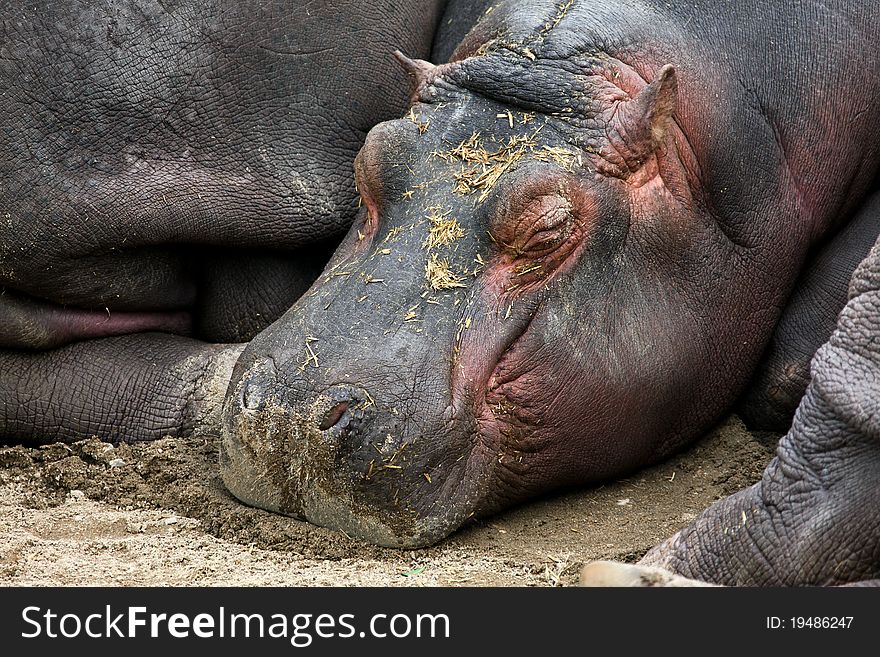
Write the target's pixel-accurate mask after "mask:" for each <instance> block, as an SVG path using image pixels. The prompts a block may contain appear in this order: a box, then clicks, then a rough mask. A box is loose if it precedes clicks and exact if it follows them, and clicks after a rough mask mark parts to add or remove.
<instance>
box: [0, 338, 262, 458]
mask: <svg viewBox="0 0 880 657" xmlns="http://www.w3.org/2000/svg"><path fill="white" fill-rule="evenodd" d="M243 347H244V345H237V344H236V345H209V344H206V343H204V342H199V341H197V340H192V339H190V338H184V337H180V336H174V335H167V334H162V333H139V334H136V335H126V336H121V337H109V338H102V339H98V340H88V341H85V342H77V343H74V344H70V345H67V346H64V347H61V348H58V349H55V350H52V351H40V352H31V351H23V350H12V349H9V350H2V349H0V442H24V443H45V442H52V441H66V442H72V441H75V440H79V439H82V438H88V437H89V436H93V435H96V436H98V437H99V438H101V439H104V440H108V441H112V442H120V441H122V442H134V441H139V440H151V439H156V438H161V437H163V436H168V435H170V436H185V435H193V434H211V433H214V432H215V427H216V426H218V422H219V410H220V405H221V403H222V400H223V396H224V394H225V392H226V387H227V384H228V382H229V378H230V375H231V373H232V368H233V366H234V365H235V361H236V360H237V358H238V355H239V353H240V352H241V350H242V348H243Z"/></svg>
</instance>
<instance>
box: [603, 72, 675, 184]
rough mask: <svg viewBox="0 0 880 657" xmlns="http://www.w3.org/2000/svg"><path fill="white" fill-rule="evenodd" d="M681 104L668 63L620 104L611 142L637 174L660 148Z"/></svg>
mask: <svg viewBox="0 0 880 657" xmlns="http://www.w3.org/2000/svg"><path fill="white" fill-rule="evenodd" d="M677 103H678V80H677V78H676V76H675V69H674V68H673V67H672V66H671V65H670V64H667V65H666V66H664V67H663V68H661V69H660V71H659V72H658V73H657V76H656V77H655V78H654V81H653V82H651V84H649V85H647V86H646V87H645V88H644V89H642V90H641V91H640V92H639V93H638V95H636V97H635V98H633V99H632V100H628V101H625V102H623V103H621V104H620V105H618V107H617V112H616V113H615V115H614V117H613V118H612V119H611V122H610V124H609V126H608V139H609V141H611V143H612V146H614V148H615V150H616V151H617V152H618V153H619V154H620V155H621V156H622V157H623V159H624V161H625V165H626V167H625V168H626V169H628V170H629V172H630V173H631V172H634V171H635V170H637V169H638V168H639V167H641V165H642V164H643V163H644V162H645V160H647V159H648V158H649V157H650V156H651V154H652V153H653V152H654V151H655V150H656V149H657V148H659V147H660V145H661V144H662V143H663V141H664V140H665V139H666V131H667V129H668V128H669V123H670V121H671V120H672V114H673V113H674V112H675V109H676V106H677Z"/></svg>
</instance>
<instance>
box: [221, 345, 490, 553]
mask: <svg viewBox="0 0 880 657" xmlns="http://www.w3.org/2000/svg"><path fill="white" fill-rule="evenodd" d="M428 415H430V414H428ZM471 421H472V420H471ZM431 424H432V426H427V425H425V426H419V425H418V423H417V422H416V421H415V420H413V419H402V418H401V417H400V415H399V414H397V413H396V412H395V413H392V412H389V411H388V409H387V407H386V406H385V405H383V404H382V401H381V399H379V400H376V399H374V398H373V396H372V395H371V394H370V393H368V392H367V390H366V389H365V388H364V387H361V386H358V385H349V384H336V385H331V386H329V387H327V388H325V389H324V390H323V391H321V392H319V393H317V394H315V395H309V394H308V393H305V392H303V391H302V390H297V389H294V387H291V386H288V385H283V384H279V383H278V381H277V379H276V372H275V370H274V363H273V361H272V360H271V359H264V360H258V361H257V362H256V364H254V365H252V366H251V367H250V368H248V369H247V370H246V371H245V372H244V373H243V374H242V375H241V378H239V380H238V381H237V382H234V383H233V384H232V386H231V387H230V391H229V394H228V395H227V399H226V405H225V409H224V422H223V428H222V433H221V474H222V478H223V481H224V484H225V485H226V487H227V489H228V490H229V491H230V492H231V493H232V494H233V495H234V496H235V497H237V498H238V499H240V500H241V501H243V502H244V503H246V504H249V505H251V506H255V507H259V508H264V509H267V510H269V511H273V512H276V513H281V514H285V515H290V516H293V517H296V518H299V519H302V520H307V521H308V522H311V523H313V524H316V525H320V526H323V527H328V528H330V529H335V530H338V531H342V532H344V533H345V534H346V535H348V536H349V537H352V538H357V539H361V540H364V541H368V542H371V543H375V544H378V545H384V546H389V547H408V548H414V547H424V546H427V545H431V544H433V543H436V542H437V541H438V540H440V539H442V538H444V537H445V536H447V535H448V534H450V533H451V532H452V531H454V530H455V529H456V528H458V527H459V526H460V525H461V524H462V523H463V522H465V521H466V520H467V518H468V517H470V516H471V515H473V513H474V510H475V508H476V505H477V504H478V502H479V500H481V499H483V498H484V497H485V494H484V492H482V491H481V490H480V487H481V485H482V484H483V482H485V480H486V477H485V473H484V472H483V471H482V468H483V466H485V464H486V463H487V462H488V460H487V459H485V458H482V456H481V455H480V454H478V453H476V451H475V450H474V449H473V448H472V444H473V441H472V440H471V439H469V438H466V437H465V436H469V435H472V434H473V427H471V428H470V429H468V428H465V427H463V426H462V423H461V422H457V421H451V419H450V417H449V415H448V414H447V416H446V418H445V419H444V418H442V417H441V418H440V420H439V422H434V423H431Z"/></svg>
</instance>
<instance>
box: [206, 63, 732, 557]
mask: <svg viewBox="0 0 880 657" xmlns="http://www.w3.org/2000/svg"><path fill="white" fill-rule="evenodd" d="M401 60H402V61H403V63H404V64H405V66H406V67H407V68H408V70H409V71H410V73H411V74H412V76H413V78H414V80H415V92H414V95H413V105H412V108H411V111H410V112H409V115H408V116H406V117H405V118H402V119H399V120H395V121H390V122H386V123H382V124H380V125H378V126H376V127H375V128H374V129H373V130H372V131H371V132H370V133H369V135H368V136H367V139H366V143H365V144H364V146H363V149H362V150H361V152H360V154H359V156H358V158H357V161H356V164H355V172H356V180H357V186H358V189H359V192H360V195H361V205H362V207H361V209H360V215H359V219H358V221H357V222H356V224H355V225H354V226H353V227H352V228H351V230H350V232H349V233H348V235H347V237H346V238H345V240H344V242H343V243H342V244H341V246H340V247H339V249H338V251H337V252H336V254H335V256H334V257H333V259H332V261H331V262H330V264H329V265H328V266H327V268H326V270H325V271H324V272H323V274H322V276H321V277H320V279H319V280H318V281H317V282H316V283H315V284H314V286H313V287H312V288H311V289H310V291H309V292H308V293H307V294H306V295H305V296H303V297H302V298H301V299H300V300H299V301H298V302H297V303H296V305H295V306H293V308H291V309H290V311H289V312H288V313H287V314H285V315H284V316H283V317H282V318H281V319H279V320H278V321H277V322H276V323H275V324H273V325H272V326H271V327H269V328H268V329H267V330H265V331H264V332H263V333H262V334H260V335H259V336H258V337H257V338H256V339H255V340H253V342H252V343H251V344H250V345H249V346H248V347H247V349H246V350H245V352H244V354H243V355H242V357H241V359H240V360H239V362H238V365H237V367H236V370H235V373H234V374H233V377H232V383H231V385H230V388H229V392H228V394H227V399H226V405H225V411H224V426H223V434H222V440H221V443H222V449H221V463H222V474H223V480H224V482H225V484H226V486H227V487H228V488H229V490H230V491H231V492H232V493H233V494H234V495H235V496H236V497H238V498H239V499H241V500H243V501H244V502H246V503H248V504H251V505H255V506H259V507H262V508H266V509H269V510H272V511H276V512H280V513H284V514H289V515H292V516H296V517H299V518H304V519H307V520H308V521H310V522H313V523H315V524H318V525H323V526H327V527H331V528H335V529H339V530H342V531H344V532H345V533H347V534H348V535H350V536H354V537H358V538H361V539H364V540H368V541H371V542H374V543H378V544H381V545H389V546H409V547H415V546H423V545H427V544H431V543H433V542H435V541H437V540H439V539H441V538H443V537H444V536H446V535H448V534H449V533H450V532H452V531H454V530H455V529H456V528H457V527H459V526H461V525H462V524H463V523H465V522H466V521H467V520H468V519H469V518H471V517H474V516H482V515H486V514H490V513H493V512H495V511H497V510H499V509H501V508H504V507H506V506H509V505H511V504H514V503H517V502H519V501H522V500H525V499H527V498H530V497H534V496H536V495H539V494H541V493H544V492H546V491H549V490H552V489H556V488H559V487H563V486H571V485H574V484H583V483H588V482H597V481H601V480H604V479H607V478H609V477H614V476H617V475H620V474H622V473H626V472H628V471H631V470H633V469H634V468H637V467H639V466H642V465H644V464H646V463H648V462H650V461H652V460H656V459H658V458H660V457H662V456H664V455H666V454H668V453H669V452H670V451H671V450H673V449H676V448H678V447H680V446H681V445H683V444H684V443H685V442H687V441H688V440H690V439H692V438H693V437H695V436H696V435H697V434H698V433H699V432H700V431H702V430H704V429H705V428H706V426H707V424H708V423H710V422H711V421H713V420H714V418H715V417H717V415H718V414H719V413H720V411H721V409H723V408H724V407H725V405H727V404H729V402H730V400H731V397H732V395H733V394H734V390H735V388H736V387H737V386H738V385H740V384H741V382H742V380H743V377H744V376H746V372H745V371H744V369H745V368H747V367H748V365H744V366H743V367H741V368H738V367H729V366H728V363H729V362H730V361H728V360H727V358H728V355H731V354H732V355H733V356H734V358H735V357H736V347H734V348H733V349H731V348H730V346H729V345H730V341H731V340H730V335H731V334H732V333H735V332H736V330H737V328H738V327H737V324H736V321H732V322H730V323H726V324H725V323H720V322H716V321H715V318H714V317H713V312H714V310H713V309H715V308H718V307H719V304H720V303H722V302H721V301H719V300H718V299H717V298H716V297H717V295H718V294H719V290H720V291H721V293H722V294H723V293H724V282H725V281H726V280H727V279H728V278H729V276H728V271H727V270H726V269H725V265H724V264H723V263H724V260H725V249H727V248H728V246H729V241H728V240H727V238H726V237H725V235H724V233H723V231H722V230H720V229H719V227H718V225H717V224H716V222H715V221H714V220H713V219H712V217H711V216H710V215H709V214H708V212H707V211H705V210H704V209H703V208H704V205H703V203H702V201H701V198H700V195H699V183H698V180H697V170H698V167H697V166H696V165H695V156H694V153H693V151H692V150H691V146H690V144H689V142H688V140H687V138H686V137H685V135H684V134H683V132H682V130H681V129H680V128H679V125H678V123H677V122H676V120H675V113H676V108H677V103H678V94H679V91H678V80H677V75H676V72H675V70H674V69H673V67H672V66H669V65H664V64H666V62H661V64H660V65H657V66H653V67H649V68H646V69H642V70H641V71H637V70H635V69H634V68H632V67H630V66H628V65H626V64H624V63H623V62H621V61H618V60H616V59H614V58H611V57H609V56H607V55H604V54H601V53H599V54H592V55H583V56H581V58H580V59H579V60H578V61H577V62H576V64H577V65H576V66H575V65H572V64H571V63H570V62H569V63H568V64H566V65H561V64H560V62H559V61H557V60H554V59H552V58H543V57H541V56H540V51H537V50H532V49H530V48H527V47H521V48H496V49H493V50H491V51H490V52H476V53H472V56H462V57H460V58H459V60H458V61H455V62H454V63H450V64H444V65H442V66H433V65H430V64H428V63H426V62H414V61H410V60H407V59H406V58H404V57H402V56H401ZM719 262H720V263H721V264H718V263H719ZM743 321H745V320H743ZM740 356H741V354H740ZM744 360H747V359H744Z"/></svg>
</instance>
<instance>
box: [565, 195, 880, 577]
mask: <svg viewBox="0 0 880 657" xmlns="http://www.w3.org/2000/svg"><path fill="white" fill-rule="evenodd" d="M872 205H873V210H874V211H875V212H880V203H878V202H877V200H876V199H875V200H874V201H873V203H872ZM878 336H880V240H878V242H877V243H876V245H875V246H874V247H873V248H872V249H871V252H870V254H869V255H868V257H866V258H865V260H864V261H863V262H862V264H861V265H859V267H858V269H857V270H856V272H855V274H854V275H853V277H852V280H851V282H850V284H849V286H848V302H847V304H846V306H845V308H844V309H843V311H842V312H841V313H840V316H839V319H838V323H837V327H836V329H835V330H834V332H833V333H832V335H831V337H830V339H829V340H828V342H827V343H826V344H825V345H823V346H822V347H821V348H820V349H819V350H818V352H817V353H816V355H815V357H814V358H813V361H812V367H811V376H810V382H809V384H808V388H807V392H806V394H805V395H804V397H803V398H802V400H801V402H800V405H799V406H798V410H797V413H796V414H795V418H794V422H793V423H792V425H791V428H790V430H789V431H788V433H787V434H786V435H785V436H784V437H783V438H782V439H781V440H780V441H779V445H778V447H777V452H776V456H775V458H774V459H773V460H772V461H771V462H770V464H769V465H768V466H767V468H766V470H765V471H764V474H763V476H762V477H761V479H760V480H759V481H758V482H757V483H756V484H754V485H753V486H751V487H750V488H747V489H745V490H743V491H740V492H738V493H736V494H734V495H733V496H731V497H728V498H725V499H723V500H721V501H719V502H716V503H715V504H713V505H712V506H710V507H709V508H708V509H707V510H706V511H704V512H703V513H702V515H700V516H699V517H698V518H697V519H696V520H694V521H693V523H691V524H690V525H688V526H687V527H685V528H684V529H682V530H681V531H679V532H678V533H677V534H676V535H675V536H673V537H672V538H670V539H668V540H666V541H664V542H663V543H661V544H660V545H658V546H656V547H654V548H653V549H652V550H650V551H649V552H648V554H646V555H645V556H644V558H642V559H641V561H640V562H639V564H637V565H628V564H614V563H610V562H595V563H592V564H589V565H587V566H586V567H585V568H584V569H583V571H582V574H581V583H582V584H585V585H602V586H629V585H634V586H692V585H701V584H705V583H712V584H723V585H729V586H758V585H764V586H794V585H845V584H858V585H872V586H880V560H878V558H877V545H878V538H880V515H878V512H877V510H878V509H880V468H878V458H880V441H878V437H880V427H878V418H880V390H878V381H880V350H878V349H877V344H876V342H877V338H878Z"/></svg>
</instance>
